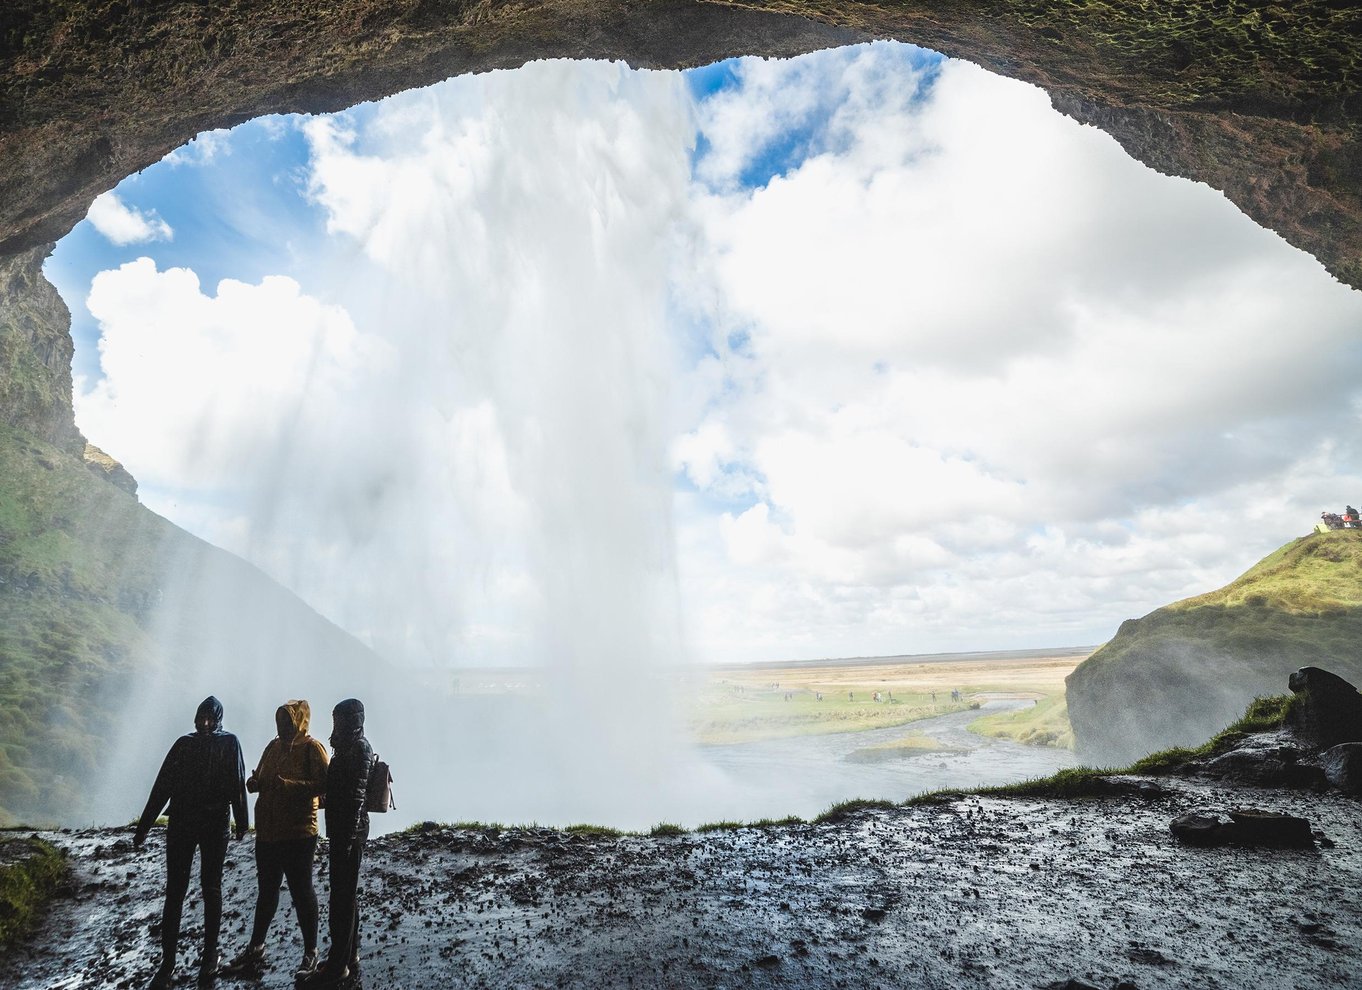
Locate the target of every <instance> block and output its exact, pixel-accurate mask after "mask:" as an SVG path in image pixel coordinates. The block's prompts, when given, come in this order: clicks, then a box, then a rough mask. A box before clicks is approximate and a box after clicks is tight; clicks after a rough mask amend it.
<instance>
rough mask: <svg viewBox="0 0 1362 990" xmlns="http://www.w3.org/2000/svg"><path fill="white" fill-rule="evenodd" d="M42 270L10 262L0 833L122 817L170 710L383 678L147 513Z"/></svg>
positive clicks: (167, 732) (3, 430) (253, 707)
mask: <svg viewBox="0 0 1362 990" xmlns="http://www.w3.org/2000/svg"><path fill="white" fill-rule="evenodd" d="M42 255H43V252H42V251H40V250H39V251H30V252H26V253H24V254H22V255H19V256H16V257H13V258H10V259H8V260H7V261H5V262H3V263H0V289H3V290H4V292H3V294H0V413H2V414H3V418H0V824H6V823H8V822H10V821H12V820H14V819H15V818H21V819H25V820H28V821H53V820H57V821H90V820H92V819H101V820H105V821H117V820H126V819H127V818H128V817H131V816H132V815H133V814H135V813H136V811H137V808H136V807H135V806H134V805H135V803H136V800H137V798H135V797H130V796H129V794H128V790H129V788H130V787H131V788H132V789H134V790H136V789H140V788H142V787H143V786H149V784H150V780H149V779H147V780H145V781H143V780H141V779H131V780H130V779H129V777H128V776H127V773H128V770H129V767H128V766H127V765H126V762H123V763H121V764H120V760H123V761H126V759H127V754H128V753H129V752H135V753H139V754H140V756H141V757H142V758H143V759H150V760H154V759H156V758H157V757H158V756H159V753H160V752H161V751H162V750H163V749H164V747H165V745H167V744H168V742H169V739H171V738H173V735H174V734H177V733H178V732H183V731H185V730H187V729H188V727H189V725H190V720H191V716H192V714H193V713H192V710H184V711H180V710H178V708H177V707H176V705H175V702H176V700H178V701H179V702H180V704H181V705H183V704H184V702H183V697H184V696H188V697H191V698H193V699H194V700H193V702H191V704H196V703H197V699H198V698H202V697H203V696H204V695H206V694H209V693H213V694H217V695H219V696H220V697H223V699H224V700H228V699H231V700H232V702H233V703H234V708H235V710H233V711H232V712H231V715H232V717H234V718H237V719H243V720H244V717H245V715H246V712H249V711H254V712H255V713H257V714H260V713H263V714H264V716H265V717H266V721H268V715H269V713H271V712H273V710H274V707H275V706H276V705H278V704H279V703H280V702H281V701H283V700H285V699H286V698H288V697H300V696H306V693H307V692H308V691H309V690H311V691H312V693H313V696H314V697H324V695H320V694H319V693H318V691H319V689H320V688H321V686H322V685H321V684H320V683H319V682H320V681H322V680H323V679H324V680H325V682H326V684H327V685H328V686H329V687H334V686H335V685H337V684H342V685H344V686H345V687H346V688H347V689H349V690H351V691H355V692H362V691H363V688H364V686H365V685H366V684H368V683H371V680H370V679H371V678H374V677H378V676H381V667H382V665H381V663H380V661H379V660H378V658H377V657H376V656H375V655H374V654H373V653H371V652H370V651H369V650H368V649H367V648H365V647H364V646H363V645H362V644H360V643H359V642H358V641H356V640H355V639H353V638H352V637H350V636H349V635H347V634H345V633H344V632H342V631H341V630H339V629H337V628H336V627H335V626H333V625H331V624H330V623H329V622H327V621H326V620H325V619H323V618H322V617H321V616H320V615H317V614H316V613H315V612H313V611H312V610H311V609H310V608H309V607H308V606H307V605H306V604H304V603H303V602H302V601H300V600H299V599H298V598H297V597H295V596H294V595H293V594H291V593H290V592H289V591H287V590H286V589H285V588H282V587H280V586H279V585H277V584H275V583H274V582H273V581H271V580H270V579H269V578H267V577H266V576H265V575H263V574H261V573H260V572H259V571H257V570H256V569H255V568H253V567H251V566H250V565H249V564H246V563H245V562H244V561H241V560H237V559H236V558H234V557H232V556H231V555H230V554H227V553H224V552H223V551H221V550H218V549H216V548H214V547H211V546H209V545H208V544H206V543H204V542H202V541H201V540H198V539H196V538H194V537H192V536H190V535H189V534H188V533H185V532H183V531H182V530H180V529H178V528H176V527H175V526H173V525H171V524H170V523H169V522H167V521H166V520H164V519H162V518H161V517H160V516H158V515H156V514H155V513H153V512H151V511H149V510H148V509H146V508H145V507H143V506H142V505H140V504H138V502H137V499H136V488H137V484H136V482H135V481H134V480H133V478H132V476H131V475H129V474H128V472H127V471H126V470H124V469H123V467H122V466H121V465H120V464H118V462H117V461H115V460H114V459H113V458H111V457H109V456H108V455H107V454H104V453H103V451H100V450H99V449H98V448H96V447H93V446H91V445H88V444H87V443H86V442H85V440H84V438H83V437H81V435H80V433H79V431H78V430H77V429H76V426H75V422H74V419H73V416H72V411H71V335H70V314H69V313H68V312H67V309H66V306H65V305H63V303H62V301H61V299H60V297H59V296H58V295H57V293H56V290H55V289H53V288H52V286H51V285H49V284H48V283H47V281H46V280H45V279H44V278H43V277H42V273H41V270H40V266H41V263H42ZM323 674H325V677H324V678H323V677H322V675H323ZM243 709H244V710H243ZM153 769H154V768H153ZM101 781H102V782H104V786H101V785H100V782H101Z"/></svg>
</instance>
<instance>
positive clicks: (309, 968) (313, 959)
mask: <svg viewBox="0 0 1362 990" xmlns="http://www.w3.org/2000/svg"><path fill="white" fill-rule="evenodd" d="M315 972H317V950H316V949H313V950H312V951H311V952H304V953H303V961H302V962H300V963H299V964H298V968H297V970H295V971H294V973H293V978H294V979H295V980H301V979H303V978H304V977H307V976H311V975H312V974H313V973H315Z"/></svg>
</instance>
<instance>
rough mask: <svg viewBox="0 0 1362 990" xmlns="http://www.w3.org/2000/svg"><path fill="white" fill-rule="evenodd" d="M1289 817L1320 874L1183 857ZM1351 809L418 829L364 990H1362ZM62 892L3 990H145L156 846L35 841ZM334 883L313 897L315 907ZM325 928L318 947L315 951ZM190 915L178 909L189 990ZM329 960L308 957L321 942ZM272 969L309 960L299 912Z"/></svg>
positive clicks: (1265, 856)
mask: <svg viewBox="0 0 1362 990" xmlns="http://www.w3.org/2000/svg"><path fill="white" fill-rule="evenodd" d="M1240 807H1258V808H1262V809H1266V810H1275V811H1284V812H1289V813H1294V814H1298V815H1303V816H1304V817H1307V818H1309V819H1310V821H1311V823H1312V825H1313V826H1314V828H1315V829H1316V835H1317V837H1322V838H1321V841H1320V842H1318V843H1317V845H1318V848H1317V849H1315V850H1313V851H1290V850H1269V849H1244V848H1209V849H1199V848H1189V847H1186V846H1182V845H1180V844H1178V843H1177V842H1176V841H1175V840H1174V839H1173V837H1172V835H1171V834H1170V833H1169V831H1168V823H1169V821H1170V820H1171V819H1172V818H1173V817H1174V816H1175V815H1178V814H1181V813H1183V812H1188V811H1206V812H1224V811H1227V810H1228V809H1230V808H1240ZM1359 824H1362V802H1358V801H1356V800H1353V799H1350V798H1347V797H1344V796H1341V795H1338V794H1336V793H1326V794H1310V793H1300V792H1288V791H1280V790H1254V789H1245V788H1243V787H1233V788H1230V787H1223V786H1220V785H1217V784H1215V783H1213V782H1208V781H1205V780H1200V779H1178V780H1161V781H1159V782H1157V784H1150V785H1149V786H1148V787H1147V788H1145V790H1144V791H1141V790H1140V789H1139V788H1137V787H1129V788H1126V789H1125V792H1124V793H1120V794H1117V795H1114V796H1108V797H1101V798H1084V799H1074V800H1053V799H1047V800H1036V799H1018V798H984V797H977V796H969V797H961V798H956V799H950V800H946V801H943V802H941V803H938V804H934V805H927V806H918V807H904V808H892V809H873V810H864V811H859V812H856V813H853V814H851V815H849V816H848V817H846V818H844V819H843V820H840V821H836V822H829V823H825V824H817V825H794V826H780V827H772V828H765V829H755V828H746V829H738V830H733V831H720V832H710V833H704V834H696V833H687V834H684V835H679V836H671V837H633V836H630V837H622V838H609V837H591V836H588V835H580V834H571V833H564V832H558V831H554V830H550V829H533V828H531V829H502V830H490V829H489V830H483V829H469V828H452V827H442V826H435V825H427V826H424V827H421V828H418V829H416V830H412V831H410V832H407V833H400V834H395V835H389V836H385V837H383V838H381V839H377V840H374V841H372V842H371V843H370V848H369V859H368V861H367V863H366V868H365V881H364V893H363V911H364V912H365V913H364V917H363V929H362V935H361V938H362V954H363V959H364V974H363V982H364V985H365V986H366V987H368V988H369V990H385V988H428V987H489V988H492V987H495V988H503V987H554V988H556V987H581V988H600V987H636V988H646V987H659V988H660V987H668V988H670V987H678V988H687V987H697V988H698V987H705V988H709V987H734V988H736V987H847V988H872V987H884V988H891V987H893V988H899V987H941V988H973V987H978V988H990V990H996V988H1012V987H1018V988H1020V987H1026V988H1043V987H1063V986H1064V985H1065V984H1066V983H1068V981H1070V980H1078V981H1081V982H1082V983H1084V984H1087V985H1090V986H1095V987H1103V988H1110V987H1115V986H1117V985H1118V984H1119V983H1122V982H1123V981H1124V982H1125V983H1126V984H1127V985H1129V986H1134V987H1137V988H1140V990H1149V988H1159V987H1188V988H1191V987H1196V988H1215V987H1225V988H1240V987H1269V986H1270V987H1273V988H1283V990H1284V988H1291V987H1299V988H1312V990H1313V988H1325V987H1358V986H1362V895H1359V889H1362V836H1359ZM44 834H46V835H48V837H49V838H52V839H53V840H54V841H56V842H57V843H58V844H59V845H61V846H62V847H64V848H65V849H67V850H69V852H70V854H71V857H72V862H73V881H72V884H71V885H70V888H69V889H68V890H66V891H65V892H64V894H63V896H62V897H61V898H60V899H59V900H58V901H57V902H56V904H55V905H54V907H53V908H52V910H51V912H50V913H49V915H48V917H47V918H46V920H45V922H44V924H43V926H42V928H41V929H40V930H39V931H38V932H36V933H35V934H34V936H33V937H32V938H30V939H29V940H28V941H27V942H26V943H25V944H23V945H21V946H19V947H17V948H16V949H13V950H11V952H10V953H9V954H8V956H7V958H5V959H3V960H0V986H4V987H15V988H39V987H42V988H53V990H55V988H73V990H74V988H96V987H98V988H104V987H118V988H124V987H139V986H142V985H144V984H145V983H146V981H147V980H149V979H150V977H151V974H152V971H153V969H154V967H155V964H156V961H157V954H158V949H157V937H156V934H155V932H156V928H157V925H158V923H159V915H160V893H161V889H160V888H161V882H162V865H161V864H162V857H163V844H162V841H163V833H153V836H152V838H151V840H149V842H148V844H147V847H146V849H144V850H143V851H142V852H136V851H134V850H133V849H132V848H131V844H130V843H129V834H128V833H127V832H126V831H121V830H104V831H96V830H92V831H75V832H72V831H66V832H58V833H44ZM252 841H253V840H251V839H249V838H248V839H247V840H245V841H244V842H242V843H235V844H233V846H232V849H231V851H230V852H229V859H228V866H227V872H226V884H225V890H224V893H225V905H226V906H225V921H224V949H225V951H227V952H228V953H229V954H230V953H234V952H235V951H236V950H238V949H239V948H241V947H242V946H243V945H244V942H245V938H246V930H247V926H248V925H249V923H250V920H251V912H252V908H253V903H254V885H255V872H254V865H253V859H252V847H251V842H252ZM324 874H325V864H324V862H322V861H321V860H320V859H319V862H318V876H319V884H318V886H319V894H320V896H321V897H322V899H323V902H324V901H325V896H326V895H325V889H326V878H325V875H324ZM325 910H326V909H325V906H323V909H322V911H323V933H324V932H325ZM199 911H200V905H199V903H198V901H197V900H193V894H192V893H191V904H190V905H189V906H188V907H187V909H186V922H187V924H186V931H185V934H184V938H183V942H182V952H181V968H180V982H181V985H184V986H192V985H193V979H192V978H193V973H194V971H193V969H192V968H191V965H190V964H191V963H192V962H193V960H194V959H195V958H197V953H198V940H199V938H200V937H201V927H200V924H201V917H200V915H199ZM324 941H325V935H323V942H324ZM268 951H269V954H270V959H271V962H272V963H273V964H274V965H273V967H272V969H271V970H270V971H269V972H267V973H266V975H265V976H264V978H263V979H260V980H257V981H244V980H232V979H227V978H223V979H221V980H220V981H219V986H221V987H230V986H236V985H241V986H255V987H259V988H262V990H265V988H285V987H290V986H292V975H291V974H292V971H293V968H294V965H295V964H296V962H297V960H298V957H299V956H300V954H301V949H300V943H299V941H298V936H297V928H296V924H295V922H294V919H293V915H292V909H291V904H290V902H289V899H288V897H287V896H286V895H285V896H283V897H281V903H280V911H279V914H278V915H277V916H276V918H275V922H274V925H273V928H272V930H271V932H270V938H269V942H268Z"/></svg>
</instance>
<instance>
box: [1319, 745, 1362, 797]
mask: <svg viewBox="0 0 1362 990" xmlns="http://www.w3.org/2000/svg"><path fill="white" fill-rule="evenodd" d="M1320 764H1321V766H1322V767H1323V768H1324V776H1325V778H1326V779H1327V780H1328V781H1329V783H1331V784H1333V785H1334V786H1335V787H1337V788H1338V789H1339V790H1341V791H1343V792H1345V793H1347V794H1352V795H1354V796H1358V797H1362V742H1348V743H1340V744H1339V745H1337V746H1334V747H1332V748H1330V749H1327V750H1325V751H1324V752H1323V753H1322V754H1321V755H1320Z"/></svg>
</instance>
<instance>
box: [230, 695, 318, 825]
mask: <svg viewBox="0 0 1362 990" xmlns="http://www.w3.org/2000/svg"><path fill="white" fill-rule="evenodd" d="M311 717H312V709H311V707H310V706H309V705H308V703H307V702H306V701H290V702H288V703H287V704H283V705H280V706H279V708H278V710H276V711H275V713H274V721H275V725H276V726H278V728H279V735H277V736H275V737H274V738H273V739H271V740H270V741H269V745H267V746H266V747H265V752H264V753H262V754H261V755H260V763H259V764H258V765H257V766H256V768H255V770H253V771H252V772H251V776H250V779H249V780H247V781H246V789H247V790H248V791H251V792H256V791H259V792H260V797H259V798H257V799H256V802H255V835H256V840H257V841H259V842H280V841H283V840H286V839H306V838H308V837H310V836H314V835H316V834H317V798H318V797H319V796H320V795H321V794H323V793H325V791H326V764H327V759H326V747H325V746H323V745H322V744H321V743H320V742H318V741H317V740H316V739H313V738H312V737H311V736H309V735H308V734H307V728H308V723H309V721H310V720H311Z"/></svg>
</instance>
